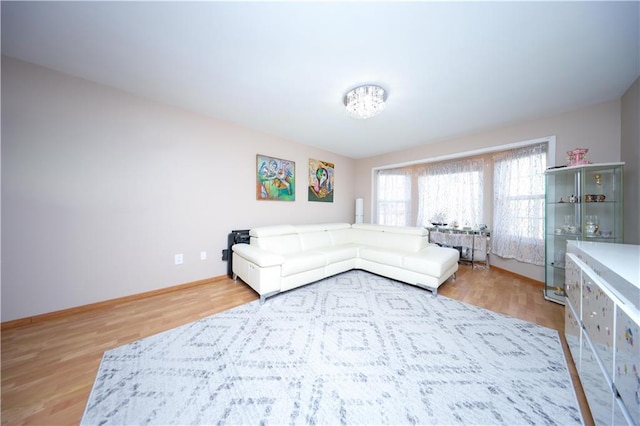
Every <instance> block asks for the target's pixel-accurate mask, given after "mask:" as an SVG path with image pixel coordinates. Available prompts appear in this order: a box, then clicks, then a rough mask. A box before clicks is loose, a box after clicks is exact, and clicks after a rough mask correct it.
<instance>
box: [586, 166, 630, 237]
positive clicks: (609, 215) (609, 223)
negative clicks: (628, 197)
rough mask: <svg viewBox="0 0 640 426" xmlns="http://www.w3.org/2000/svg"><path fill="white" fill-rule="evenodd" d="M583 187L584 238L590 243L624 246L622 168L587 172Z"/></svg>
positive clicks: (603, 168)
mask: <svg viewBox="0 0 640 426" xmlns="http://www.w3.org/2000/svg"><path fill="white" fill-rule="evenodd" d="M581 183H582V185H581V186H582V188H583V190H582V201H583V203H582V205H583V210H584V211H583V217H582V229H583V237H584V238H585V239H587V240H590V241H602V242H612V243H613V242H615V243H621V242H622V192H621V190H622V168H621V167H589V168H585V169H584V172H583V175H582V182H581Z"/></svg>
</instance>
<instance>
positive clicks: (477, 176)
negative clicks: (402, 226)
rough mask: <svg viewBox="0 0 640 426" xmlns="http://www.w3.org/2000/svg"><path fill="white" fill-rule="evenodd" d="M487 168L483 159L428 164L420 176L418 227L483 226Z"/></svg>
mask: <svg viewBox="0 0 640 426" xmlns="http://www.w3.org/2000/svg"><path fill="white" fill-rule="evenodd" d="M483 168H484V161H483V159H482V158H471V159H463V160H456V161H450V162H446V163H434V164H427V165H425V166H424V168H422V169H421V170H420V172H419V176H418V203H419V204H418V218H417V219H418V220H417V226H427V225H429V224H430V223H433V222H445V223H448V224H453V223H454V222H457V223H458V224H459V225H460V226H476V225H479V224H480V223H482V222H483V220H482V184H483V175H484V170H483Z"/></svg>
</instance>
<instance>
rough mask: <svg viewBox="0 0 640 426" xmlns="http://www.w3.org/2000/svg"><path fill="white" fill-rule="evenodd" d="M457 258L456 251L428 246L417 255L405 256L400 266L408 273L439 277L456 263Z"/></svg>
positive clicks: (458, 254) (457, 253)
mask: <svg viewBox="0 0 640 426" xmlns="http://www.w3.org/2000/svg"><path fill="white" fill-rule="evenodd" d="M459 257H460V253H459V252H458V250H455V249H452V248H445V247H438V246H429V247H426V248H425V249H423V250H421V251H420V252H419V253H412V254H407V255H405V256H404V259H403V264H402V266H403V267H404V268H406V269H408V270H410V271H415V272H419V273H421V274H426V275H431V276H433V277H440V276H442V275H443V274H444V273H445V272H446V271H447V270H448V269H449V268H451V267H452V266H453V265H455V264H456V263H458V258H459Z"/></svg>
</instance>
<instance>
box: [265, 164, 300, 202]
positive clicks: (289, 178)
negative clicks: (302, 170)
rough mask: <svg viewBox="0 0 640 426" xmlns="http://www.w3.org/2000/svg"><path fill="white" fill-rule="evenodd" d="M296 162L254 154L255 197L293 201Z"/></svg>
mask: <svg viewBox="0 0 640 426" xmlns="http://www.w3.org/2000/svg"><path fill="white" fill-rule="evenodd" d="M295 181H296V163H295V162H293V161H289V160H282V159H280V158H273V157H268V156H266V155H260V154H258V155H257V156H256V199H258V200H277V201H295V199H296V185H295Z"/></svg>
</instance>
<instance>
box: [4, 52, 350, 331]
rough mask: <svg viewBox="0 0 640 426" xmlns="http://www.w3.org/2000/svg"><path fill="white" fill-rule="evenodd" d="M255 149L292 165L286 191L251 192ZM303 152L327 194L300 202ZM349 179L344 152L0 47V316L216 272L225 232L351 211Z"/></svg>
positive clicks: (220, 270)
mask: <svg viewBox="0 0 640 426" xmlns="http://www.w3.org/2000/svg"><path fill="white" fill-rule="evenodd" d="M256 154H264V155H270V156H274V157H278V158H285V159H288V160H292V161H295V162H296V184H297V185H296V186H297V187H296V201H295V202H277V201H256V191H255V167H256V165H255V163H256ZM309 158H315V159H319V160H325V161H330V162H333V163H334V164H335V170H336V190H335V197H334V202H333V203H317V202H315V203H314V202H309V201H307V185H306V182H307V168H308V161H309ZM354 180H355V163H354V161H353V160H352V159H349V158H346V157H342V156H339V155H335V154H332V153H329V152H326V151H322V150H318V149H315V148H311V147H308V146H304V145H300V144H296V143H293V142H290V141H286V140H282V139H278V138H275V137H270V136H267V135H264V134H259V133H256V132H252V131H249V130H247V129H244V128H241V127H239V126H235V125H232V124H229V123H226V122H222V121H219V120H216V119H213V118H209V117H204V116H199V115H195V114H192V113H189V112H186V111H184V110H180V109H177V108H173V107H169V106H164V105H161V104H158V103H154V102H151V101H148V100H145V99H141V98H138V97H134V96H132V95H129V94H127V93H124V92H120V91H117V90H114V89H111V88H108V87H105V86H100V85H97V84H94V83H90V82H87V81H85V80H81V79H77V78H73V77H70V76H67V75H63V74H60V73H57V72H54V71H51V70H47V69H45V68H42V67H38V66H35V65H32V64H28V63H25V62H22V61H18V60H15V59H11V58H7V57H3V58H2V318H1V319H2V321H8V320H13V319H18V318H24V317H28V316H31V315H36V314H41V313H47V312H53V311H56V310H60V309H66V308H70V307H74V306H80V305H84V304H88V303H93V302H98V301H103V300H108V299H112V298H117V297H122V296H126V295H131V294H136V293H141V292H145V291H151V290H156V289H160V288H164V287H168V286H173V285H177V284H182V283H187V282H192V281H196V280H199V279H204V278H209V277H216V276H221V275H225V274H226V267H227V263H226V262H223V261H222V260H221V250H222V249H224V248H225V247H226V243H227V234H228V233H229V231H230V230H232V229H244V228H251V227H255V226H260V225H268V224H276V223H283V222H286V223H292V224H299V223H319V222H332V221H340V222H352V221H353V217H354V199H355V190H354V184H353V182H354ZM200 251H206V252H207V255H208V258H207V260H205V261H201V260H199V254H200ZM176 253H183V254H184V264H183V265H180V266H176V265H174V254H176Z"/></svg>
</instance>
